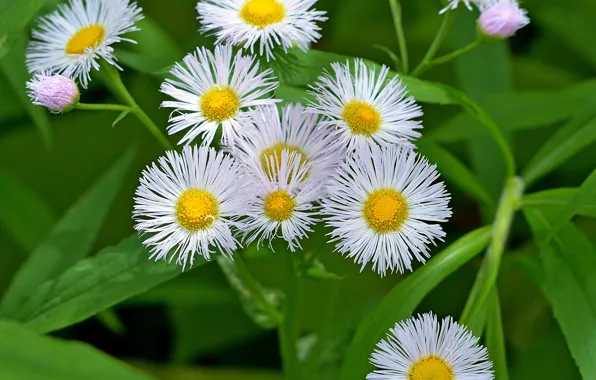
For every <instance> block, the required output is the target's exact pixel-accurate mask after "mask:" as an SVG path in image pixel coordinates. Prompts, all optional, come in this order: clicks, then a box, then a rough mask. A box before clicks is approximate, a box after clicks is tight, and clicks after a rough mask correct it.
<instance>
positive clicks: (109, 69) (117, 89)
mask: <svg viewBox="0 0 596 380" xmlns="http://www.w3.org/2000/svg"><path fill="white" fill-rule="evenodd" d="M102 70H104V71H105V73H106V75H107V77H108V79H109V80H110V82H111V84H112V90H113V91H114V93H115V94H116V95H118V96H120V97H121V98H122V100H123V101H124V102H125V103H126V104H128V105H129V106H130V112H131V113H132V114H133V115H135V116H136V117H137V119H139V121H140V122H141V123H142V124H143V125H144V126H145V127H146V128H147V129H148V130H149V132H150V133H151V134H152V135H153V136H154V137H155V138H156V139H157V141H159V143H160V144H161V145H163V147H164V148H166V149H172V145H171V144H170V142H169V141H168V139H167V138H166V137H165V136H164V135H163V133H162V132H161V130H160V129H159V128H158V127H157V125H155V123H154V122H153V120H151V118H150V117H149V116H147V114H146V113H145V111H143V110H142V109H141V107H139V105H138V104H137V102H136V101H135V99H134V98H133V97H132V95H131V94H130V92H128V89H127V88H126V86H125V85H124V83H122V79H121V78H120V73H119V72H118V69H116V68H115V67H114V66H112V65H109V64H102Z"/></svg>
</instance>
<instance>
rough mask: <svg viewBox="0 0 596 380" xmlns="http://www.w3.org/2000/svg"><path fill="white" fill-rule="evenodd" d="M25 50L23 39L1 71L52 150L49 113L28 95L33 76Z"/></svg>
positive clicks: (1, 65) (42, 138)
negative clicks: (28, 68) (29, 71)
mask: <svg viewBox="0 0 596 380" xmlns="http://www.w3.org/2000/svg"><path fill="white" fill-rule="evenodd" d="M0 25H1V24H0ZM25 49H26V41H25V39H24V37H22V38H20V39H19V40H18V41H17V42H16V43H15V44H14V47H13V49H12V51H11V52H10V54H8V55H6V56H5V57H4V58H3V59H2V60H0V69H1V70H2V73H3V74H4V76H5V77H6V80H7V81H8V83H9V84H10V87H12V92H13V93H14V94H15V95H16V97H17V98H18V99H19V101H20V102H21V104H22V105H23V107H24V108H25V109H26V110H27V113H28V114H29V117H30V118H31V120H32V121H33V123H34V124H35V127H36V128H37V131H38V132H39V135H40V137H41V140H42V141H43V143H44V145H45V147H46V149H50V148H51V147H52V140H53V137H52V136H53V135H52V129H51V126H50V119H49V117H48V112H47V111H46V109H45V108H44V107H41V106H35V105H33V103H31V99H29V96H28V95H27V90H26V86H25V85H26V83H27V81H28V80H29V79H30V77H31V76H30V75H29V73H28V72H27V67H26V66H25Z"/></svg>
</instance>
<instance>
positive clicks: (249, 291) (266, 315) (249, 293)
mask: <svg viewBox="0 0 596 380" xmlns="http://www.w3.org/2000/svg"><path fill="white" fill-rule="evenodd" d="M216 260H217V263H218V264H219V267H220V268H221V270H222V272H223V274H224V275H225V276H226V278H227V279H228V282H229V283H230V286H231V287H232V289H234V290H235V291H236V293H237V295H238V297H239V299H240V302H241V304H242V307H243V309H244V311H245V312H246V314H247V315H248V316H249V317H250V318H251V319H252V320H253V322H254V323H256V324H257V325H258V326H261V327H263V328H266V329H272V328H276V327H277V326H279V324H280V323H281V320H282V315H281V313H280V312H279V310H278V309H277V307H278V306H279V304H280V301H281V294H280V293H279V292H277V291H274V290H270V289H265V288H264V287H263V286H261V284H260V283H259V282H258V281H257V279H256V278H254V277H253V276H252V274H251V273H250V272H249V270H248V268H247V267H246V264H245V263H244V260H243V259H242V256H241V255H240V254H237V255H235V256H234V260H233V261H232V260H231V259H229V258H228V257H225V256H218V257H217V259H216Z"/></svg>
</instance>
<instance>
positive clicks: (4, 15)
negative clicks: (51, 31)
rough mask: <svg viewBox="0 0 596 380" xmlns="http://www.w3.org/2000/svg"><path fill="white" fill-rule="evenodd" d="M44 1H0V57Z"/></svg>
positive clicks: (7, 50)
mask: <svg viewBox="0 0 596 380" xmlns="http://www.w3.org/2000/svg"><path fill="white" fill-rule="evenodd" d="M45 3H46V0H21V1H14V0H2V1H0V59H2V57H4V56H5V55H6V53H8V52H9V51H10V49H11V47H12V44H13V42H14V41H15V40H16V39H17V38H18V37H19V36H20V35H21V33H22V32H23V29H25V27H26V26H27V24H28V23H29V21H30V20H31V18H32V17H33V16H35V14H36V13H37V12H38V11H39V10H40V9H41V7H42V6H43V5H44V4H45Z"/></svg>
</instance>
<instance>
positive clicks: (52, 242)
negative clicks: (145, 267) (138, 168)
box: [0, 149, 136, 318]
mask: <svg viewBox="0 0 596 380" xmlns="http://www.w3.org/2000/svg"><path fill="white" fill-rule="evenodd" d="M135 151H136V149H129V150H128V152H126V153H125V154H124V155H123V156H122V158H120V159H119V160H118V162H116V163H115V164H114V166H113V167H112V168H110V170H109V171H108V172H107V173H106V174H104V175H103V176H102V177H100V178H99V180H98V181H97V182H96V183H95V184H94V185H93V186H92V187H91V188H90V189H89V190H88V191H87V192H86V193H85V194H83V196H82V197H81V198H79V200H78V201H77V202H76V203H75V204H74V205H73V206H72V207H71V208H70V209H69V210H68V211H67V212H66V214H65V215H64V216H63V217H62V219H61V220H60V221H59V222H58V224H56V226H55V227H54V228H53V230H52V231H51V232H50V234H49V236H48V237H47V238H46V239H45V240H44V241H43V242H42V243H41V244H40V245H39V246H38V247H37V248H36V249H35V251H33V253H31V255H30V256H29V258H28V260H27V261H26V262H25V264H23V266H22V267H21V268H19V271H18V272H17V274H16V275H15V277H14V278H13V280H12V282H11V284H10V286H9V288H8V290H7V291H6V294H5V297H4V299H3V300H2V304H0V316H1V317H3V318H12V317H14V316H15V315H18V313H19V312H20V310H21V304H22V302H23V301H24V300H25V299H26V298H27V296H29V295H30V294H31V292H32V291H34V290H35V289H36V288H37V287H38V286H39V285H41V284H43V283H44V282H46V281H47V280H50V279H52V278H54V277H56V276H58V275H60V274H62V272H64V270H66V269H67V268H69V267H70V266H71V265H73V264H74V263H76V262H77V261H79V260H80V259H81V258H83V257H85V256H87V254H88V253H89V250H90V249H91V246H92V245H93V241H94V240H95V237H96V236H97V234H98V233H99V230H100V228H101V226H102V224H103V221H104V219H105V217H106V215H107V213H108V210H109V209H110V205H111V204H112V201H113V200H114V198H115V197H116V194H117V193H118V190H119V189H120V186H121V185H122V181H123V178H124V175H125V174H126V170H127V169H128V167H129V166H130V163H131V161H132V158H133V156H134V152H135Z"/></svg>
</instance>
